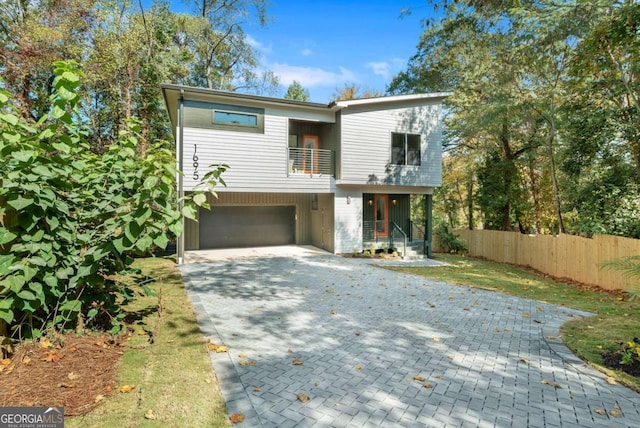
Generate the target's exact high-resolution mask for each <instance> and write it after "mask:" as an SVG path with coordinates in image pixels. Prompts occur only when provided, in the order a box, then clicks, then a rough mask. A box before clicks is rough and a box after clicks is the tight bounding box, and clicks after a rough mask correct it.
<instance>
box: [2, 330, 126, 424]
mask: <svg viewBox="0 0 640 428" xmlns="http://www.w3.org/2000/svg"><path fill="white" fill-rule="evenodd" d="M122 352H123V348H122V345H121V343H120V342H118V341H116V340H114V339H112V338H109V337H107V336H64V337H63V338H62V340H61V341H60V342H58V343H54V344H52V343H49V342H48V341H47V340H46V339H45V340H42V341H41V342H39V343H26V344H21V345H18V346H17V347H16V349H15V351H14V352H13V354H12V355H11V356H10V358H7V359H4V360H1V361H0V384H1V385H2V388H0V403H2V405H3V406H63V407H64V413H65V416H77V415H84V414H87V413H88V412H90V411H91V410H92V409H94V408H95V407H96V406H98V405H99V404H100V402H101V401H102V400H103V399H104V397H106V396H107V395H109V394H110V393H111V392H112V391H113V390H114V389H115V387H116V384H115V373H116V365H117V363H118V359H119V358H120V355H122Z"/></svg>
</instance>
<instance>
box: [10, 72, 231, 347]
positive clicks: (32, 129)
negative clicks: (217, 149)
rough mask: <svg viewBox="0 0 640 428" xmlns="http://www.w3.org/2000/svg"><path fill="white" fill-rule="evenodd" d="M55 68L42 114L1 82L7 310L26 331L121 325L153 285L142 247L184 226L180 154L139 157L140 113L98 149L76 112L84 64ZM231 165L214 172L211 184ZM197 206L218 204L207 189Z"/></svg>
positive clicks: (189, 210) (190, 204)
mask: <svg viewBox="0 0 640 428" xmlns="http://www.w3.org/2000/svg"><path fill="white" fill-rule="evenodd" d="M54 74H55V80H54V83H53V86H54V92H53V94H52V95H51V97H50V100H51V108H50V111H49V114H48V117H45V118H44V119H43V120H41V121H39V122H37V123H33V122H30V121H28V120H26V119H23V118H21V117H19V116H18V115H17V114H15V112H14V109H13V107H12V105H11V103H10V101H11V94H9V93H8V92H6V91H4V90H0V133H1V134H2V138H1V139H0V171H1V174H2V175H0V184H1V186H0V219H4V220H3V222H2V224H0V320H3V321H4V322H6V324H7V325H8V326H10V328H11V331H12V335H13V336H19V337H32V336H39V335H40V334H42V331H43V329H45V328H53V329H56V330H66V329H70V328H75V327H76V326H90V327H97V328H107V329H110V330H111V331H112V332H117V331H119V330H120V329H121V328H122V325H123V324H122V321H123V319H124V317H125V314H124V311H123V309H122V308H123V306H124V305H126V303H127V302H129V301H130V300H131V299H132V298H133V296H134V293H135V291H136V290H141V291H143V292H146V293H150V292H151V291H150V289H149V288H148V285H147V284H148V280H147V279H145V278H139V277H137V276H135V274H136V272H135V271H133V270H132V269H131V263H132V262H133V258H132V256H133V255H134V254H140V253H149V252H150V251H151V250H153V249H154V248H155V247H160V248H164V247H165V246H166V245H167V243H168V241H169V237H170V236H171V235H172V234H175V235H177V234H179V233H181V231H182V221H181V216H180V212H179V211H178V210H177V209H176V191H175V184H174V182H175V175H176V173H177V171H176V169H175V166H174V165H175V160H174V158H173V155H172V153H171V152H170V151H168V150H166V149H162V148H161V147H160V146H159V145H158V146H156V147H154V148H153V149H152V150H151V151H150V152H149V154H148V155H147V156H146V157H144V158H139V157H138V156H137V154H136V145H137V138H136V137H137V130H138V128H137V125H136V123H135V122H131V123H129V124H128V125H127V126H126V127H125V129H123V130H122V131H121V133H120V135H119V137H118V139H117V141H115V142H114V143H113V144H112V145H111V146H110V147H109V148H108V150H107V151H106V152H105V153H104V154H101V155H98V154H95V153H92V152H91V150H90V144H89V141H88V133H87V132H86V130H85V129H84V128H83V127H82V126H81V125H80V123H81V117H80V116H79V115H78V113H77V112H76V105H77V103H78V100H79V95H78V93H77V90H78V87H79V85H80V78H81V76H82V73H81V71H80V70H79V69H78V67H77V64H75V63H73V62H57V63H55V64H54ZM0 83H1V82H0ZM222 171H224V166H221V167H220V168H217V169H215V170H214V171H212V172H211V173H209V174H208V175H207V176H205V180H207V181H206V184H207V185H208V189H209V190H210V189H212V187H213V186H214V185H215V184H216V181H221V180H220V179H219V175H220V173H222ZM222 183H224V182H222ZM197 206H203V207H205V208H207V207H208V205H207V203H206V197H205V195H204V191H197V192H194V194H192V195H190V196H189V199H188V200H185V201H184V209H183V212H182V213H183V214H184V215H185V216H187V217H189V218H194V217H195V213H196V209H197V208H196V207H197ZM123 278H127V279H129V280H128V281H123V280H122V279H123ZM131 278H133V279H134V281H133V282H131V281H130V279H131ZM135 287H139V288H137V289H136V288H135ZM0 334H2V332H0Z"/></svg>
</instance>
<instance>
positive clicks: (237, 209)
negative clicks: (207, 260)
mask: <svg viewBox="0 0 640 428" xmlns="http://www.w3.org/2000/svg"><path fill="white" fill-rule="evenodd" d="M295 227H296V207H295V206H269V207H256V206H233V207H224V206H222V207H221V206H218V207H213V208H212V209H211V211H209V210H200V249H203V250H204V249H208V248H232V247H254V246H255V247H257V246H267V245H288V244H294V243H295V239H296V238H295Z"/></svg>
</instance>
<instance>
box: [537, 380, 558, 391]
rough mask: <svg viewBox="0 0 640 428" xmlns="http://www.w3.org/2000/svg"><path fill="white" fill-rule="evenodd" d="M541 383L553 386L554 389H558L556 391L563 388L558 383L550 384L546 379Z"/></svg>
mask: <svg viewBox="0 0 640 428" xmlns="http://www.w3.org/2000/svg"><path fill="white" fill-rule="evenodd" d="M540 383H543V384H545V385H551V386H553V387H554V388H556V389H558V388H562V386H561V385H560V384H559V383H556V382H550V381H548V380H546V379H542V381H541V382H540Z"/></svg>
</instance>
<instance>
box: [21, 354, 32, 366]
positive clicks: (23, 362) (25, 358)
mask: <svg viewBox="0 0 640 428" xmlns="http://www.w3.org/2000/svg"><path fill="white" fill-rule="evenodd" d="M30 362H31V358H29V357H28V356H26V357H24V358H23V359H22V364H25V365H27V364H29V363H30Z"/></svg>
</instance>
